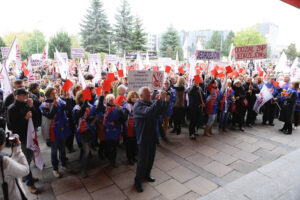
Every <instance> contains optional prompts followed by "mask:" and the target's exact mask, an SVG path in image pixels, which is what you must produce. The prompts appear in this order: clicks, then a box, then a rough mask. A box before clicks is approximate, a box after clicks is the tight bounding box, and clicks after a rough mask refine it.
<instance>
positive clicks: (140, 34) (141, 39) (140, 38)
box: [131, 17, 147, 51]
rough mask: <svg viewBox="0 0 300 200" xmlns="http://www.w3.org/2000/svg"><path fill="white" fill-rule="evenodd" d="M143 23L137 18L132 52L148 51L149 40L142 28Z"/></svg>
mask: <svg viewBox="0 0 300 200" xmlns="http://www.w3.org/2000/svg"><path fill="white" fill-rule="evenodd" d="M142 26H143V25H142V21H141V19H140V18H138V17H136V18H135V22H134V27H133V33H132V42H131V50H138V51H146V49H147V47H146V44H147V38H146V33H145V32H144V30H143V27H142Z"/></svg>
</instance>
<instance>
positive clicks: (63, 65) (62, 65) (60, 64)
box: [55, 48, 69, 79]
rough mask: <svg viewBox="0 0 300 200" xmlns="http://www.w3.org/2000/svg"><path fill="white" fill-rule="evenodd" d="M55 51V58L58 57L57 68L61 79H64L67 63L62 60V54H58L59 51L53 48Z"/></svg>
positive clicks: (67, 68)
mask: <svg viewBox="0 0 300 200" xmlns="http://www.w3.org/2000/svg"><path fill="white" fill-rule="evenodd" d="M55 51H56V55H57V59H58V62H57V64H58V69H59V72H60V75H61V78H62V79H66V78H67V76H68V70H69V67H68V63H67V62H65V61H64V59H63V58H62V56H61V55H60V53H59V52H58V51H57V49H56V48H55Z"/></svg>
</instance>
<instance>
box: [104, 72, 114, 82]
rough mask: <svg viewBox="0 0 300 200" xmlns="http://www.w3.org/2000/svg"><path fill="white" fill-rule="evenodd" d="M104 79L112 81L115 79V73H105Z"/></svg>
mask: <svg viewBox="0 0 300 200" xmlns="http://www.w3.org/2000/svg"><path fill="white" fill-rule="evenodd" d="M106 80H108V81H110V82H112V81H114V80H115V75H114V73H108V74H107V79H106Z"/></svg>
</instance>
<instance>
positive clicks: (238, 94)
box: [232, 79, 246, 131]
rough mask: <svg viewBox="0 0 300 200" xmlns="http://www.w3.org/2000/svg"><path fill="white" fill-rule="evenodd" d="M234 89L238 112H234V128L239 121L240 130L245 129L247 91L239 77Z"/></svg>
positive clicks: (234, 83)
mask: <svg viewBox="0 0 300 200" xmlns="http://www.w3.org/2000/svg"><path fill="white" fill-rule="evenodd" d="M232 89H233V91H234V99H235V103H236V112H234V113H233V120H232V128H233V129H234V126H235V124H236V123H237V124H238V125H239V129H240V131H244V129H243V124H244V117H245V112H246V105H245V100H246V91H245V89H244V87H243V85H242V82H241V81H240V80H239V79H236V80H235V81H234V82H233V87H232Z"/></svg>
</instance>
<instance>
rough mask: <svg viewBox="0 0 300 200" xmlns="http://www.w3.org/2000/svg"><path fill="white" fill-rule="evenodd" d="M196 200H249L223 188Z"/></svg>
mask: <svg viewBox="0 0 300 200" xmlns="http://www.w3.org/2000/svg"><path fill="white" fill-rule="evenodd" d="M197 200H249V199H248V198H246V197H245V196H243V195H241V194H237V193H232V192H230V191H228V190H225V189H224V188H219V189H217V190H215V191H213V192H211V193H209V194H208V195H206V196H204V197H201V198H199V199H197Z"/></svg>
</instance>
